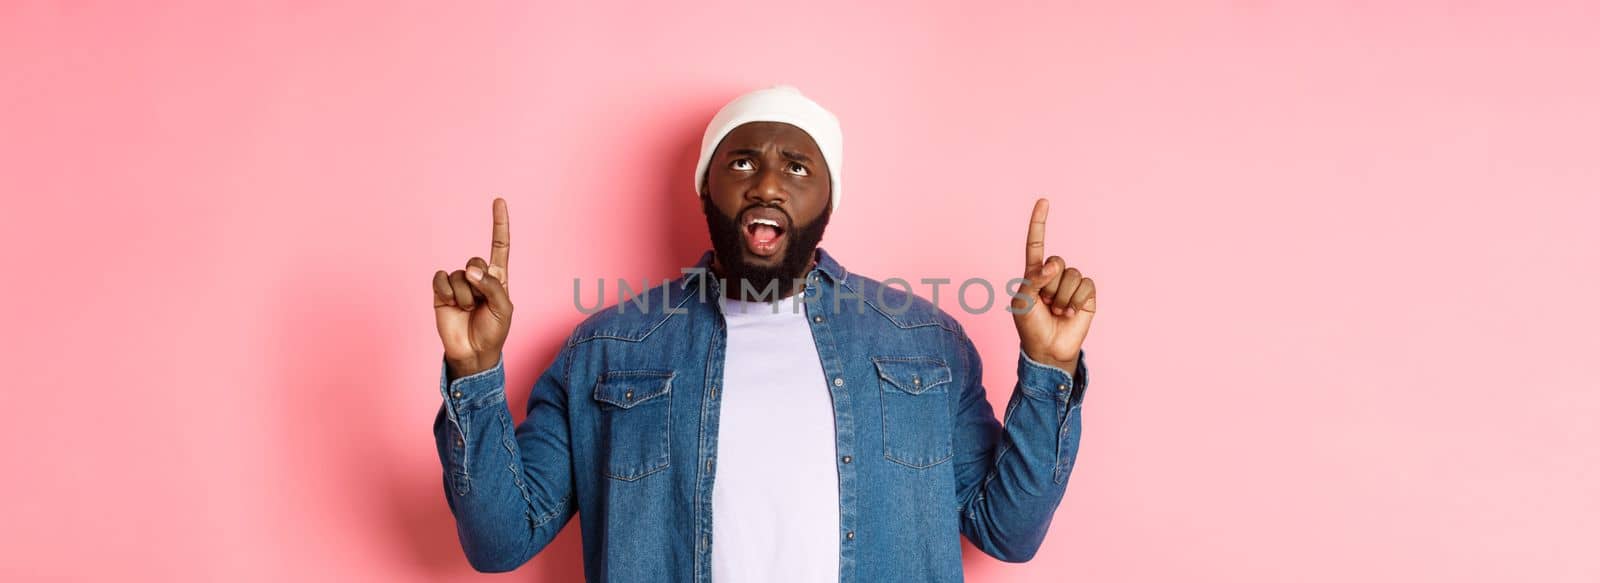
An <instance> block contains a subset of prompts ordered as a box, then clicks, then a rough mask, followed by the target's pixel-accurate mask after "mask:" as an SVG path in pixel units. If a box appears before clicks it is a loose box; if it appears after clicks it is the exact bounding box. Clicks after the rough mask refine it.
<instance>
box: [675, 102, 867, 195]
mask: <svg viewBox="0 0 1600 583" xmlns="http://www.w3.org/2000/svg"><path fill="white" fill-rule="evenodd" d="M757 121H772V122H780V123H786V124H789V125H792V126H795V127H798V128H800V129H801V130H804V131H805V132H806V133H807V134H810V135H811V139H812V141H815V142H816V143H817V148H818V149H820V150H822V159H823V162H825V163H827V165H828V178H829V182H830V183H829V186H831V187H832V188H831V190H832V192H833V210H835V211H837V210H839V175H840V174H841V170H842V167H843V165H844V134H843V133H842V132H841V131H840V129H839V118H836V117H834V116H833V114H832V113H829V112H828V110H826V109H823V108H822V106H821V105H817V102H815V101H812V100H811V99H810V98H808V97H806V96H804V95H801V94H800V90H799V89H795V88H794V87H791V86H788V85H774V86H772V87H768V88H766V89H757V90H755V91H751V92H749V93H746V94H744V95H740V96H738V97H736V98H734V100H733V101H729V102H728V104H727V105H724V106H722V109H721V110H719V111H717V115H716V116H715V117H712V118H711V123H710V124H708V125H706V135H705V138H703V139H701V140H700V161H699V162H698V163H696V164H695V166H694V192H695V195H696V196H698V195H699V193H700V183H701V182H702V181H703V180H705V176H706V167H707V166H708V165H710V164H711V154H712V153H714V152H716V150H717V145H718V144H720V143H722V138H723V137H725V136H727V135H728V132H731V131H733V128H736V127H739V126H741V125H744V124H747V123H750V122H757Z"/></svg>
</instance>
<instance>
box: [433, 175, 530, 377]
mask: <svg viewBox="0 0 1600 583" xmlns="http://www.w3.org/2000/svg"><path fill="white" fill-rule="evenodd" d="M510 255H511V216H510V213H509V212H508V211H506V201H505V199H501V198H496V199H494V237H493V239H492V241H491V243H490V248H489V261H488V262H484V260H483V258H481V257H473V258H472V259H468V260H467V266H466V268H465V269H457V270H455V271H454V272H451V273H445V272H444V270H439V271H438V272H437V273H434V274H433V318H434V321H435V322H436V323H437V324H438V325H439V340H441V341H443V342H444V360H445V364H446V365H447V368H448V371H447V372H448V374H449V378H450V379H451V380H455V379H457V378H461V377H464V376H467V375H470V374H473V373H476V372H480V371H485V370H488V369H491V368H494V365H495V364H496V363H499V362H500V351H501V349H502V348H503V347H504V346H505V344H506V335H508V334H510V332H511V294H510V291H509V289H510V288H509V287H508V285H509V282H510V279H509V278H508V277H507V271H506V261H507V259H508V258H509V256H510Z"/></svg>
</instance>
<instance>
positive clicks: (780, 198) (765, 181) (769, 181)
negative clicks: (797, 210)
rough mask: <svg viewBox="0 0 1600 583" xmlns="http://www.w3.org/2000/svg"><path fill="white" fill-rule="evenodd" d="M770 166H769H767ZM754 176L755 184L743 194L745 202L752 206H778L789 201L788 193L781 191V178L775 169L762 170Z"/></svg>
mask: <svg viewBox="0 0 1600 583" xmlns="http://www.w3.org/2000/svg"><path fill="white" fill-rule="evenodd" d="M768 166H770V165H768ZM759 172H760V173H759V174H757V175H756V179H755V182H753V183H751V184H750V188H749V190H746V191H745V193H744V198H745V200H747V201H749V202H750V203H752V204H765V205H779V204H783V203H786V202H788V201H789V193H788V191H785V190H784V189H783V176H782V175H781V174H782V173H781V172H780V171H779V170H777V169H771V168H762V169H761V170H760V171H759Z"/></svg>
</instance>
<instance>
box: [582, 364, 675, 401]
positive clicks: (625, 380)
mask: <svg viewBox="0 0 1600 583" xmlns="http://www.w3.org/2000/svg"><path fill="white" fill-rule="evenodd" d="M674 374H675V373H674V372H673V371H670V370H620V371H611V372H607V373H604V374H601V375H600V380H599V382H596V383H595V385H594V400H596V401H601V402H604V403H610V404H612V405H616V406H618V407H621V408H623V409H632V408H633V406H634V405H638V404H639V403H643V402H645V401H649V400H650V399H654V398H656V397H659V396H661V395H665V394H667V392H668V391H671V390H672V377H673V375H674Z"/></svg>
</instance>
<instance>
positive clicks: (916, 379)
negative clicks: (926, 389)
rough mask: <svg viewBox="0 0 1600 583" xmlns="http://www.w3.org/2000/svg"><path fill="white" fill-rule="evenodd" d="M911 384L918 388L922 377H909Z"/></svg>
mask: <svg viewBox="0 0 1600 583" xmlns="http://www.w3.org/2000/svg"><path fill="white" fill-rule="evenodd" d="M911 384H913V385H917V386H919V387H920V386H922V377H916V376H914V377H911Z"/></svg>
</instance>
